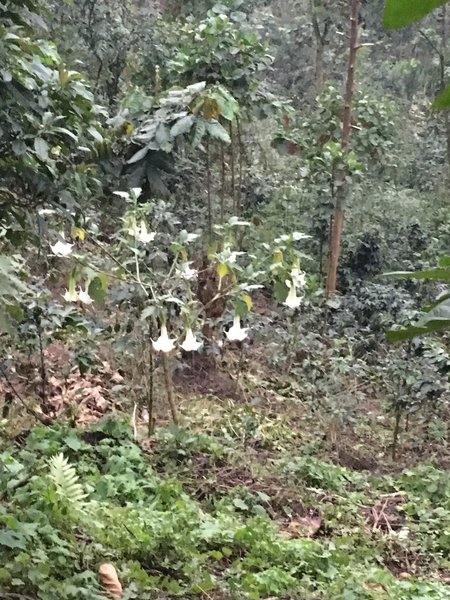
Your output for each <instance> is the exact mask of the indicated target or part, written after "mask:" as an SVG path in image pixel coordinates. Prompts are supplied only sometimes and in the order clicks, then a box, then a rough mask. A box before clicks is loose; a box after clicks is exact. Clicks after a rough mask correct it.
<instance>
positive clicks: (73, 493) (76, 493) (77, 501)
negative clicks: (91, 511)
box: [48, 453, 86, 507]
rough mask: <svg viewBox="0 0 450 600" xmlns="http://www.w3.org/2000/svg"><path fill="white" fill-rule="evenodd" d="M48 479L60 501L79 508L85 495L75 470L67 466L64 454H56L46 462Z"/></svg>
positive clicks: (67, 462)
mask: <svg viewBox="0 0 450 600" xmlns="http://www.w3.org/2000/svg"><path fill="white" fill-rule="evenodd" d="M48 464H49V467H50V479H51V480H52V481H53V483H54V484H55V487H56V492H57V494H58V496H59V498H60V499H61V500H63V501H64V502H67V503H68V504H72V505H79V507H81V505H82V503H83V500H84V498H86V494H85V493H84V490H83V486H82V485H81V483H80V482H79V477H78V475H77V473H76V471H75V468H74V467H72V465H70V464H69V461H68V460H67V458H66V457H65V456H64V454H62V453H61V454H56V455H55V456H52V458H50V460H49V461H48Z"/></svg>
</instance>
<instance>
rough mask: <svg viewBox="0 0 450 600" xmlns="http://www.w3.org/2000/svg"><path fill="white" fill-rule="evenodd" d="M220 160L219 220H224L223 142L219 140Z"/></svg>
mask: <svg viewBox="0 0 450 600" xmlns="http://www.w3.org/2000/svg"><path fill="white" fill-rule="evenodd" d="M220 162H221V167H222V181H221V184H220V222H221V223H223V222H224V220H225V151H224V147H223V142H220Z"/></svg>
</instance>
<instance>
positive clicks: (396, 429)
mask: <svg viewBox="0 0 450 600" xmlns="http://www.w3.org/2000/svg"><path fill="white" fill-rule="evenodd" d="M401 418H402V413H401V411H400V410H399V409H397V410H396V411H395V425H394V434H393V440H392V460H395V459H396V457H397V448H398V436H399V434H400V420H401Z"/></svg>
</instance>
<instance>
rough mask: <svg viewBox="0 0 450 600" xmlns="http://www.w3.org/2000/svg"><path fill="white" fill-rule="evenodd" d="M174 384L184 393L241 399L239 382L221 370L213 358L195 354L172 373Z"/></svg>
mask: <svg viewBox="0 0 450 600" xmlns="http://www.w3.org/2000/svg"><path fill="white" fill-rule="evenodd" d="M173 381H174V384H175V386H176V387H177V388H178V390H179V391H180V392H182V393H183V395H184V394H199V395H204V396H208V395H212V396H216V397H217V398H222V399H227V398H231V399H232V400H242V390H241V388H240V387H239V384H238V383H236V381H235V380H234V379H233V378H232V377H231V376H230V375H229V373H226V372H225V371H221V370H220V369H219V368H218V367H217V365H216V364H215V362H214V360H213V359H211V358H208V357H204V356H195V357H193V359H192V360H191V361H189V362H186V363H184V364H183V365H182V368H180V369H178V370H177V371H176V372H175V373H174V378H173Z"/></svg>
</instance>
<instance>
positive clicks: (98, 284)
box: [88, 275, 107, 305]
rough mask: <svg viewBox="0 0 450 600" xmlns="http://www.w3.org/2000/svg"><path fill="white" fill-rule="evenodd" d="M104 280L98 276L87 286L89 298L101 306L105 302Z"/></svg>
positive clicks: (105, 283) (105, 286)
mask: <svg viewBox="0 0 450 600" xmlns="http://www.w3.org/2000/svg"><path fill="white" fill-rule="evenodd" d="M105 279H106V278H105V276H102V275H98V276H97V277H94V279H93V280H92V281H91V282H90V284H89V290H88V291H89V296H90V297H91V298H93V300H95V302H96V303H97V304H100V305H103V304H104V303H105V300H106V289H107V279H106V282H105Z"/></svg>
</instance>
